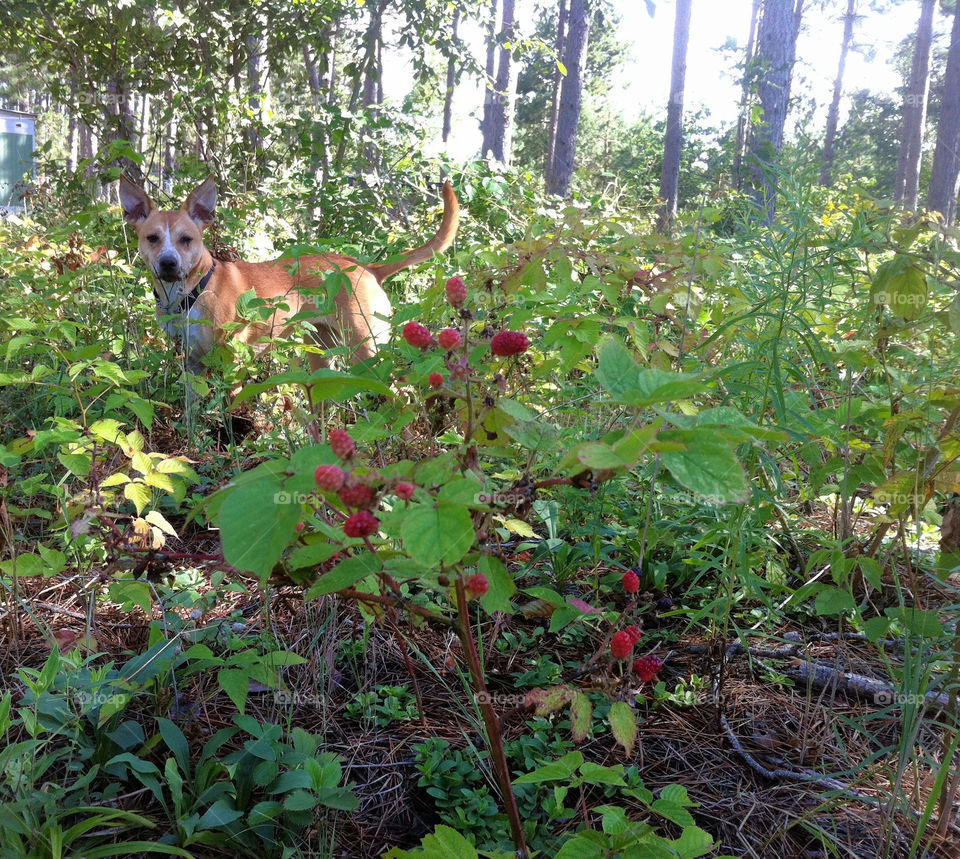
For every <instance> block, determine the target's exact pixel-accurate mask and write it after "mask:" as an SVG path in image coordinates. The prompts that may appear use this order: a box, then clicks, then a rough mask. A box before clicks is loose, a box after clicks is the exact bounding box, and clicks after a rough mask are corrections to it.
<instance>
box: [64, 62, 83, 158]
mask: <svg viewBox="0 0 960 859" xmlns="http://www.w3.org/2000/svg"><path fill="white" fill-rule="evenodd" d="M76 104H77V82H76V81H75V80H71V81H70V105H69V106H68V107H67V172H68V173H73V172H75V171H76V169H77V162H78V161H79V160H80V124H79V121H78V118H77V110H76Z"/></svg>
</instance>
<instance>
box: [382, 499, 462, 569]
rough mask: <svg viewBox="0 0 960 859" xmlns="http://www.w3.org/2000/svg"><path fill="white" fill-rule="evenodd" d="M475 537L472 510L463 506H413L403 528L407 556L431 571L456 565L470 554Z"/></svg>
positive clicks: (446, 504) (407, 514)
mask: <svg viewBox="0 0 960 859" xmlns="http://www.w3.org/2000/svg"><path fill="white" fill-rule="evenodd" d="M474 536H475V535H474V530H473V519H472V518H471V516H470V510H469V509H468V508H467V507H465V506H463V505H460V504H448V503H440V504H437V505H436V506H434V505H433V504H429V503H426V504H423V503H421V504H412V505H411V506H410V508H409V509H407V510H406V511H405V515H404V518H403V522H402V524H401V526H400V538H401V539H402V540H403V547H404V549H405V550H406V551H407V554H409V555H410V557H411V558H413V559H414V560H415V561H416V562H417V563H419V564H421V565H422V566H424V567H427V568H428V569H434V568H436V567H437V566H439V564H440V563H441V562H442V563H444V564H447V565H448V566H449V565H452V564H455V563H456V562H457V561H459V560H460V559H461V558H462V557H463V556H464V555H465V554H466V553H467V552H468V551H470V547H471V546H472V545H473V542H474Z"/></svg>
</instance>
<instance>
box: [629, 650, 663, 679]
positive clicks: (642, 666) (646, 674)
mask: <svg viewBox="0 0 960 859" xmlns="http://www.w3.org/2000/svg"><path fill="white" fill-rule="evenodd" d="M661 668H663V660H662V659H661V658H660V657H659V656H657V655H656V654H653V653H650V654H648V655H647V656H641V657H640V658H639V659H637V660H635V661H634V663H633V673H634V674H638V675H640V679H641V680H642V681H643V682H644V683H649V682H650V681H651V680H653V678H654V677H656V676H657V674H659V673H660V669H661Z"/></svg>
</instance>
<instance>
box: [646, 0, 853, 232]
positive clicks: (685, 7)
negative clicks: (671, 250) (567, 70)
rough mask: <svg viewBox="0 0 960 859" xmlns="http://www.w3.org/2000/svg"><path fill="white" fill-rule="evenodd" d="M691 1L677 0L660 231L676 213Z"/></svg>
mask: <svg viewBox="0 0 960 859" xmlns="http://www.w3.org/2000/svg"><path fill="white" fill-rule="evenodd" d="M851 2H852V0H851ZM692 3H693V0H677V16H676V21H675V23H674V27H673V63H672V65H671V68H670V101H669V103H668V104H667V131H666V134H665V135H664V141H663V168H662V170H661V173H660V198H661V199H662V200H663V203H662V206H661V209H660V217H659V227H660V230H661V231H662V230H667V229H669V228H670V226H671V225H672V224H673V220H674V218H676V216H677V195H678V191H679V188H680V155H681V151H682V149H683V89H684V86H685V83H686V77H687V43H688V42H689V40H690V10H691V6H692Z"/></svg>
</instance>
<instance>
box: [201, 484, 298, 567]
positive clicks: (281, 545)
mask: <svg viewBox="0 0 960 859" xmlns="http://www.w3.org/2000/svg"><path fill="white" fill-rule="evenodd" d="M287 496H288V493H284V492H282V491H281V488H280V484H279V482H278V481H276V480H275V479H269V478H267V479H263V480H258V481H256V482H254V483H247V484H244V485H243V486H238V487H236V488H235V489H234V490H233V491H232V492H230V494H229V495H227V496H226V498H225V499H224V502H223V505H222V506H221V508H220V515H219V522H220V537H221V539H222V540H223V555H224V558H225V559H226V561H227V563H228V564H231V565H232V566H234V567H236V568H237V569H238V570H248V571H250V572H252V573H255V574H256V575H258V576H260V577H262V578H266V577H267V576H268V575H269V574H270V572H271V570H273V568H274V566H275V565H276V563H277V561H279V560H280V556H281V555H282V554H283V550H284V549H285V548H286V547H287V546H288V545H289V544H290V542H291V541H292V540H293V538H294V535H295V534H296V532H297V523H298V522H299V521H300V513H301V509H300V508H301V505H300V504H297V503H293V501H294V499H293V498H289V497H287Z"/></svg>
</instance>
